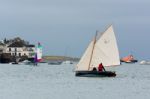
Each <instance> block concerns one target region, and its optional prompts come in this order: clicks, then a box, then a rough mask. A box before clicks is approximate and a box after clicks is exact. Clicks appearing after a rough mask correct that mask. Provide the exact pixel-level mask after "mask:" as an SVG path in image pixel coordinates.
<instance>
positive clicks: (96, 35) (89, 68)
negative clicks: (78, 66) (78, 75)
mask: <svg viewBox="0 0 150 99" xmlns="http://www.w3.org/2000/svg"><path fill="white" fill-rule="evenodd" d="M97 33H98V31H96V34H95V37H94V42H93V43H94V44H93V48H92V53H91V57H90V61H89V65H88V70H89V69H90V65H91V61H92V57H93V52H94V47H95V44H96V38H97Z"/></svg>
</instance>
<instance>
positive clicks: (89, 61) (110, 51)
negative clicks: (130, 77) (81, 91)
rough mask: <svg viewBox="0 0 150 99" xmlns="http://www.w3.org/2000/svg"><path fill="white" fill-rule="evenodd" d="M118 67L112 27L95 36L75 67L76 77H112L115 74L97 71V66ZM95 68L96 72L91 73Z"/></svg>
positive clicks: (117, 54) (117, 53)
mask: <svg viewBox="0 0 150 99" xmlns="http://www.w3.org/2000/svg"><path fill="white" fill-rule="evenodd" d="M100 63H102V64H103V65H104V66H115V65H120V59H119V51H118V46H117V42H116V37H115V34H114V31H113V27H112V25H111V26H110V27H109V28H108V29H107V30H106V31H105V32H103V33H102V34H101V35H100V34H97V33H96V35H95V38H94V40H92V41H91V42H90V44H89V46H88V48H87V49H86V51H85V53H84V54H83V56H82V58H81V59H80V61H79V63H78V64H77V66H76V70H75V72H76V76H88V77H89V76H100V77H114V76H116V73H115V72H112V71H98V67H99V64H100ZM94 68H96V69H97V70H96V71H95V70H94V71H93V69H94Z"/></svg>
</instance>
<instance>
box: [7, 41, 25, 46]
mask: <svg viewBox="0 0 150 99" xmlns="http://www.w3.org/2000/svg"><path fill="white" fill-rule="evenodd" d="M24 46H26V45H25V44H24V43H23V42H13V43H12V44H10V45H9V46H8V47H24Z"/></svg>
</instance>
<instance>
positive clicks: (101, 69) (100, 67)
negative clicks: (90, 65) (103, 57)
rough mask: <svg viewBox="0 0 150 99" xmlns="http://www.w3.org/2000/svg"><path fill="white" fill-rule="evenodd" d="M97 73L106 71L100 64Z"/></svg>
mask: <svg viewBox="0 0 150 99" xmlns="http://www.w3.org/2000/svg"><path fill="white" fill-rule="evenodd" d="M98 71H99V72H102V71H106V70H105V68H104V66H103V64H102V63H100V64H99V66H98Z"/></svg>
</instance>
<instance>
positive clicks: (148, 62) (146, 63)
mask: <svg viewBox="0 0 150 99" xmlns="http://www.w3.org/2000/svg"><path fill="white" fill-rule="evenodd" d="M140 65H150V61H146V60H142V61H141V62H140Z"/></svg>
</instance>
